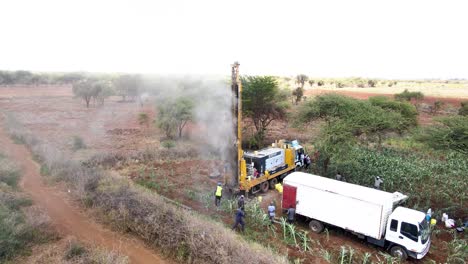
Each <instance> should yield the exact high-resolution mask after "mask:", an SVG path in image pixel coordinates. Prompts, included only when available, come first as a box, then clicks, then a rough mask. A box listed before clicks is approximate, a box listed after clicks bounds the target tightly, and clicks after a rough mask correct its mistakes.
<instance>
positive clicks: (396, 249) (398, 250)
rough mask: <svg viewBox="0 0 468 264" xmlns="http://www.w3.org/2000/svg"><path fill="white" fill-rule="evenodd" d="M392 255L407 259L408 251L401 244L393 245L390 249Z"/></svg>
mask: <svg viewBox="0 0 468 264" xmlns="http://www.w3.org/2000/svg"><path fill="white" fill-rule="evenodd" d="M390 255H392V257H396V258H398V259H400V260H406V259H407V258H408V253H406V250H405V249H404V248H402V247H400V246H393V247H392V248H391V249H390Z"/></svg>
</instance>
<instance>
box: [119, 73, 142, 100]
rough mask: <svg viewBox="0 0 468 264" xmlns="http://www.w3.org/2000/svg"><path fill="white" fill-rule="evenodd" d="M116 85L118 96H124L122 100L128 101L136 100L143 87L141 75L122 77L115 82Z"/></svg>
mask: <svg viewBox="0 0 468 264" xmlns="http://www.w3.org/2000/svg"><path fill="white" fill-rule="evenodd" d="M114 85H115V88H116V90H117V93H118V95H120V96H122V100H123V101H126V100H127V98H128V99H130V100H135V98H136V97H138V95H139V93H140V87H141V86H142V82H141V78H140V76H139V75H130V74H127V75H121V76H119V77H118V78H117V79H116V80H114Z"/></svg>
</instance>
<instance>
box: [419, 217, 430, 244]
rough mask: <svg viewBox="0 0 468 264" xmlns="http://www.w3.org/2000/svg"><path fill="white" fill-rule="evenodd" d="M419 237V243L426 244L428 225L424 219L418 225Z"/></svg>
mask: <svg viewBox="0 0 468 264" xmlns="http://www.w3.org/2000/svg"><path fill="white" fill-rule="evenodd" d="M419 235H420V236H421V242H422V243H423V244H426V242H427V240H428V239H429V224H428V223H427V221H426V219H423V220H422V221H421V222H420V223H419Z"/></svg>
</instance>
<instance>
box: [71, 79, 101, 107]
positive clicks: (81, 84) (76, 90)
mask: <svg viewBox="0 0 468 264" xmlns="http://www.w3.org/2000/svg"><path fill="white" fill-rule="evenodd" d="M72 90H73V94H75V96H76V97H79V98H81V99H83V100H84V101H85V103H86V108H89V103H90V102H91V99H92V98H97V97H98V96H99V94H100V93H101V92H102V86H101V85H100V84H99V82H96V81H94V80H90V79H86V80H81V81H78V82H76V83H74V84H73V88H72Z"/></svg>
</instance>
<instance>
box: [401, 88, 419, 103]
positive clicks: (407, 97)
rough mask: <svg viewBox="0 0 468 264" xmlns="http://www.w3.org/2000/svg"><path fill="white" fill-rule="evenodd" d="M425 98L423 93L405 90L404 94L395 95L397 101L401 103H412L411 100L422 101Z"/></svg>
mask: <svg viewBox="0 0 468 264" xmlns="http://www.w3.org/2000/svg"><path fill="white" fill-rule="evenodd" d="M423 98H424V94H423V93H421V92H410V91H408V90H407V89H405V90H404V91H403V92H401V93H399V94H395V99H396V100H400V101H411V100H413V99H414V100H422V99H423Z"/></svg>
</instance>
